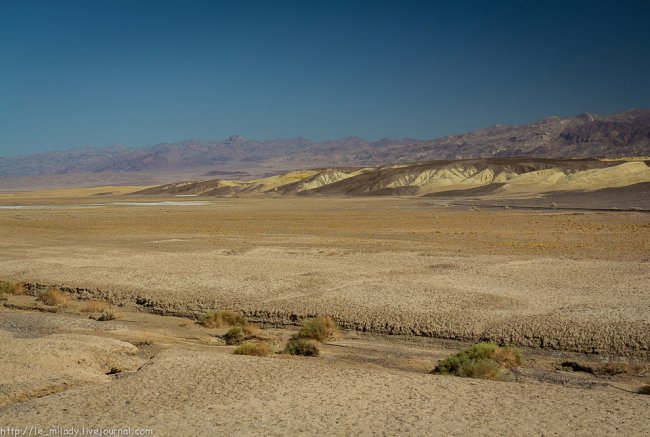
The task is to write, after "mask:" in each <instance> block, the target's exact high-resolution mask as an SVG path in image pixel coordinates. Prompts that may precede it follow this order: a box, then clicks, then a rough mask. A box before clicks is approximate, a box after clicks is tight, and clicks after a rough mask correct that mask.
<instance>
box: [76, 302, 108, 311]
mask: <svg viewBox="0 0 650 437" xmlns="http://www.w3.org/2000/svg"><path fill="white" fill-rule="evenodd" d="M107 309H108V303H106V302H104V301H103V300H88V301H86V302H84V303H83V304H82V306H81V311H83V312H84V313H101V312H102V311H106V310H107Z"/></svg>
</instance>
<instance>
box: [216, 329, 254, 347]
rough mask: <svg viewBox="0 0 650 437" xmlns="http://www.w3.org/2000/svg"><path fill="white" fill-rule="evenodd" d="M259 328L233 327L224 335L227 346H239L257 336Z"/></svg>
mask: <svg viewBox="0 0 650 437" xmlns="http://www.w3.org/2000/svg"><path fill="white" fill-rule="evenodd" d="M256 331H257V328H256V327H255V326H254V325H244V326H233V327H232V328H230V329H229V330H228V332H226V333H225V334H224V335H223V339H224V340H225V341H226V344H230V345H232V344H239V343H241V342H242V341H244V340H249V339H251V338H252V337H254V336H255V332H256Z"/></svg>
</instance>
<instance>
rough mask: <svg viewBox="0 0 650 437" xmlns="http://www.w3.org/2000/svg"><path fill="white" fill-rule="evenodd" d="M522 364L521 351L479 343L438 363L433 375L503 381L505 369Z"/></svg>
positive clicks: (493, 344)
mask: <svg viewBox="0 0 650 437" xmlns="http://www.w3.org/2000/svg"><path fill="white" fill-rule="evenodd" d="M520 364H521V351H519V349H517V348H513V347H503V348H500V347H499V346H497V345H496V344H495V343H485V342H484V343H478V344H475V345H473V346H471V347H468V348H466V349H463V350H461V351H460V352H458V353H457V354H455V355H451V356H449V357H447V358H445V359H444V360H442V361H440V362H438V365H437V366H436V367H435V369H433V370H432V373H439V374H442V375H455V376H460V377H464V378H479V379H502V378H503V376H504V375H503V372H502V370H503V369H504V368H512V367H516V366H518V365H520Z"/></svg>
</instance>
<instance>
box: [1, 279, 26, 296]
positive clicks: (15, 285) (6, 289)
mask: <svg viewBox="0 0 650 437" xmlns="http://www.w3.org/2000/svg"><path fill="white" fill-rule="evenodd" d="M2 294H26V290H25V286H23V284H21V283H20V282H15V281H0V295H2Z"/></svg>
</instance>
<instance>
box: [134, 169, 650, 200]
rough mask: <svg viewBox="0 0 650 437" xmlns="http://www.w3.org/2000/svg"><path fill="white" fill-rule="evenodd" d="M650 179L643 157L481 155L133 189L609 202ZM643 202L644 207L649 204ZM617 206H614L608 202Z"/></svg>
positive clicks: (175, 192)
mask: <svg viewBox="0 0 650 437" xmlns="http://www.w3.org/2000/svg"><path fill="white" fill-rule="evenodd" d="M648 184H650V167H649V166H648V162H643V161H623V160H621V161H605V160H595V159H542V158H480V159H467V160H458V161H429V162H425V163H417V164H396V165H390V166H381V167H353V168H350V167H347V168H327V169H310V170H304V171H293V172H289V173H284V174H281V175H276V176H271V177H266V178H262V179H254V180H248V181H234V180H224V179H212V180H204V181H189V182H180V183H177V184H167V185H162V186H159V187H154V188H149V189H147V190H143V191H140V192H138V193H135V194H144V195H185V196H187V195H194V196H268V195H273V196H295V195H298V196H314V195H326V196H390V195H397V196H437V197H465V198H468V197H472V198H486V197H489V198H492V199H525V198H547V197H548V196H549V195H550V194H551V193H555V195H558V196H560V198H562V199H564V200H567V199H570V198H572V196H573V197H575V196H577V195H582V194H581V193H589V192H592V193H593V192H600V193H601V194H602V195H603V196H605V195H606V196H605V197H607V199H610V200H611V199H615V193H616V192H619V193H625V194H624V195H625V198H626V199H628V200H630V201H632V200H634V201H635V202H636V201H637V200H638V199H639V198H640V197H639V196H638V195H635V194H634V192H635V190H636V189H641V188H643V190H645V189H646V187H647V186H648ZM626 187H627V188H626ZM635 187H636V188H635ZM619 188H626V189H625V190H618V191H616V190H617V189H619ZM608 190H609V191H608ZM568 193H573V194H568ZM560 194H561V195H560ZM592 197H593V195H592ZM641 197H642V196H641ZM603 198H604V197H603ZM641 203H642V204H643V205H645V204H646V203H647V202H641ZM637 204H639V203H638V202H637V203H635V204H634V205H633V206H637ZM639 205H640V204H639ZM606 206H607V205H606ZM612 206H616V205H614V204H612V205H610V206H607V207H612Z"/></svg>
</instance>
